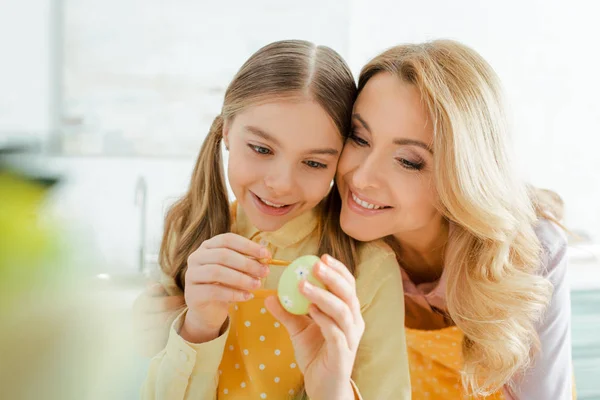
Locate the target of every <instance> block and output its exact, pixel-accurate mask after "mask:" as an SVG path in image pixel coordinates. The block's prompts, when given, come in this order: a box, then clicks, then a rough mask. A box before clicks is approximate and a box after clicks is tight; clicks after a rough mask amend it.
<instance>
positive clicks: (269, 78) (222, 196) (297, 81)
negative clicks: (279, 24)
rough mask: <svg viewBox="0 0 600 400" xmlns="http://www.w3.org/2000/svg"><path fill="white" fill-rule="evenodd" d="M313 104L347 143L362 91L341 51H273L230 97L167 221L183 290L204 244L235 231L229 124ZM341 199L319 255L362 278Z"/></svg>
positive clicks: (334, 200)
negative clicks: (297, 100)
mask: <svg viewBox="0 0 600 400" xmlns="http://www.w3.org/2000/svg"><path fill="white" fill-rule="evenodd" d="M299 95H300V96H305V97H308V98H311V99H313V100H314V101H316V102H318V103H319V104H320V105H321V107H323V109H324V110H325V111H326V112H327V113H328V114H329V116H330V117H331V119H332V120H333V121H334V122H335V124H336V126H337V128H338V130H339V132H340V134H341V135H342V136H343V138H344V139H345V138H346V137H347V135H348V133H349V132H350V120H351V114H352V107H353V104H354V100H355V99H356V84H355V82H354V78H353V77H352V73H351V72H350V69H349V68H348V66H347V65H346V63H345V62H344V60H343V59H342V58H341V56H340V55H339V54H337V53H336V52H335V51H334V50H332V49H330V48H329V47H325V46H316V45H314V44H312V43H310V42H306V41H301V40H286V41H279V42H274V43H271V44H269V45H267V46H265V47H263V48H261V49H260V50H258V51H257V52H256V53H254V54H253V55H252V56H251V57H250V58H249V59H248V60H247V61H246V62H245V63H244V65H243V66H242V67H241V68H240V70H239V71H238V73H237V74H236V75H235V77H234V78H233V80H232V82H231V83H230V84H229V86H228V88H227V91H226V92H225V99H224V102H223V108H222V111H221V114H220V115H218V116H217V117H216V118H215V120H214V122H213V124H212V126H211V128H210V131H209V133H208V136H207V137H206V139H205V140H204V143H203V144H202V148H201V149H200V154H199V155H198V159H197V161H196V166H195V167H194V171H193V174H192V178H191V183H190V187H189V189H188V191H187V193H186V194H185V195H184V196H183V197H182V198H181V199H180V200H179V201H177V202H176V203H175V204H174V205H173V206H172V207H171V209H170V210H169V212H168V213H167V216H166V219H165V230H164V234H163V239H162V244H161V249H160V264H161V268H162V269H163V271H164V272H165V273H167V274H168V275H170V276H172V277H173V278H174V280H175V283H176V284H177V286H178V287H179V288H180V289H181V290H183V289H184V287H185V282H184V276H185V271H186V268H187V259H188V257H189V256H190V254H191V253H192V252H194V251H195V250H196V249H197V248H198V247H199V246H200V244H202V242H203V241H205V240H207V239H209V238H211V237H213V236H216V235H219V234H222V233H225V232H228V231H229V230H230V229H231V223H232V221H231V215H230V212H229V199H228V196H227V188H226V186H225V174H224V170H223V161H222V159H221V141H222V139H223V126H224V123H225V121H230V120H232V119H233V118H234V117H235V115H236V114H237V113H239V112H241V111H243V110H244V109H245V108H247V107H249V106H251V105H253V104H257V103H258V102H262V101H265V100H267V99H276V98H281V97H291V96H299ZM340 209H341V199H340V196H339V193H338V190H337V187H336V185H335V183H334V185H333V187H332V188H331V191H330V193H329V194H328V195H327V197H326V198H325V199H323V201H322V202H321V203H320V204H319V205H318V207H317V211H318V218H319V221H320V224H319V239H320V240H319V254H324V253H328V254H331V255H332V256H333V257H335V258H337V259H339V260H340V261H342V262H343V263H344V264H345V265H346V266H347V267H348V268H349V269H350V270H351V271H354V268H355V265H356V260H357V255H356V244H355V242H354V240H353V239H351V238H350V237H348V236H347V235H346V234H345V233H344V232H343V231H342V229H341V227H340V224H339V216H340Z"/></svg>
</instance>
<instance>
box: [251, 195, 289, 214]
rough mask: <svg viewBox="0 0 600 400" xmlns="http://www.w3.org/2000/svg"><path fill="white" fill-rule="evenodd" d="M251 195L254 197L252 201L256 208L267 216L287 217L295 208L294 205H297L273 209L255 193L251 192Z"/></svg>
mask: <svg viewBox="0 0 600 400" xmlns="http://www.w3.org/2000/svg"><path fill="white" fill-rule="evenodd" d="M250 193H251V195H252V196H251V197H252V201H253V203H254V205H255V206H256V208H257V209H258V210H259V211H260V212H262V213H264V214H267V215H271V216H276V217H280V216H282V215H286V214H288V213H289V212H290V211H291V210H292V209H293V208H294V205H295V204H287V205H285V206H282V207H273V206H270V205H268V204H265V202H264V201H262V199H261V198H260V197H258V196H257V195H256V194H255V193H253V192H250Z"/></svg>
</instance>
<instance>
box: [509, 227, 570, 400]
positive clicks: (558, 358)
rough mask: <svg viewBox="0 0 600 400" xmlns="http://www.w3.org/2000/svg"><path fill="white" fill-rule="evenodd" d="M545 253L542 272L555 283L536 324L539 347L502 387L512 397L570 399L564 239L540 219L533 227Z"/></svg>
mask: <svg viewBox="0 0 600 400" xmlns="http://www.w3.org/2000/svg"><path fill="white" fill-rule="evenodd" d="M536 233H537V234H538V237H539V238H540V241H541V243H542V247H543V248H544V254H543V256H542V262H543V263H542V267H543V268H542V270H541V273H542V274H543V275H544V276H545V277H547V278H548V279H549V280H550V282H552V285H553V286H554V292H553V295H552V300H551V302H550V304H549V306H548V309H547V310H546V312H545V314H544V317H543V319H542V320H541V321H540V323H539V324H538V329H537V332H538V335H539V338H540V342H541V350H540V351H539V352H538V353H537V354H536V355H535V356H534V358H533V360H532V361H533V362H532V366H531V367H530V368H529V369H528V370H526V371H525V372H524V373H523V374H522V375H520V376H519V377H515V378H514V379H513V382H512V387H513V390H508V387H507V388H505V396H506V398H507V399H509V400H510V399H512V400H534V399H553V400H567V399H568V400H571V399H572V396H573V394H572V387H573V382H572V379H573V369H572V362H571V296H570V287H569V282H568V280H567V266H568V262H567V241H566V238H565V236H564V234H562V232H561V231H559V228H557V227H556V226H555V225H554V224H552V223H551V222H549V221H541V222H540V223H539V225H538V227H537V229H536Z"/></svg>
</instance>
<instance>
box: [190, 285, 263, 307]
mask: <svg viewBox="0 0 600 400" xmlns="http://www.w3.org/2000/svg"><path fill="white" fill-rule="evenodd" d="M185 291H186V298H187V299H193V300H188V306H189V307H190V308H195V307H198V306H202V305H205V304H206V303H209V302H212V301H217V302H224V303H235V302H242V301H248V300H250V299H251V298H252V297H253V295H252V293H250V292H247V291H244V290H239V289H233V288H230V287H227V286H222V285H215V284H197V285H190V286H186V288H185ZM190 303H194V304H190Z"/></svg>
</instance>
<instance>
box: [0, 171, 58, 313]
mask: <svg viewBox="0 0 600 400" xmlns="http://www.w3.org/2000/svg"><path fill="white" fill-rule="evenodd" d="M48 182H49V181H44V180H38V179H35V178H30V177H27V176H26V175H24V174H20V173H18V172H16V171H15V170H14V169H9V168H6V167H3V166H2V165H0V312H2V311H5V310H6V308H7V307H10V306H11V303H12V301H11V300H13V299H14V298H15V296H16V297H17V298H19V297H21V295H23V294H24V293H25V292H29V291H33V290H35V289H36V288H37V287H39V284H40V283H44V282H46V283H47V282H48V280H49V279H57V278H58V277H57V276H56V275H57V272H58V271H56V270H55V269H54V268H55V266H56V265H57V263H56V262H55V261H57V259H58V253H59V252H58V240H56V235H55V234H54V233H53V232H54V231H55V229H54V228H53V227H52V225H51V222H50V219H49V218H47V217H44V215H43V205H44V201H45V198H46V196H47V194H48V193H49V189H50V185H49V184H48ZM53 266H54V267H53Z"/></svg>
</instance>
